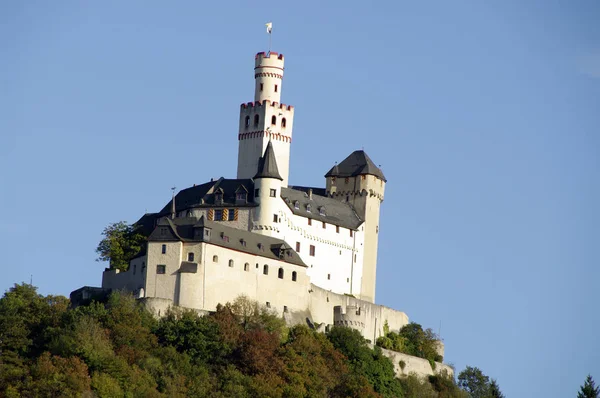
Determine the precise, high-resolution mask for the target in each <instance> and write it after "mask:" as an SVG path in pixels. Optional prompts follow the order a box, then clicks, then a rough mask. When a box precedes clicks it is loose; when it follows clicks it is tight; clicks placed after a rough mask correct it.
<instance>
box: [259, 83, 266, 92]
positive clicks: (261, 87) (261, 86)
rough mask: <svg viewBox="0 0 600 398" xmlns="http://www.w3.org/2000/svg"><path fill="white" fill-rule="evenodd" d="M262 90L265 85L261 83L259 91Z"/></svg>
mask: <svg viewBox="0 0 600 398" xmlns="http://www.w3.org/2000/svg"><path fill="white" fill-rule="evenodd" d="M263 88H265V85H264V84H263V83H261V84H260V91H263Z"/></svg>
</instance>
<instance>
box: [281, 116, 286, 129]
mask: <svg viewBox="0 0 600 398" xmlns="http://www.w3.org/2000/svg"><path fill="white" fill-rule="evenodd" d="M285 123H286V121H285V118H282V119H281V127H285Z"/></svg>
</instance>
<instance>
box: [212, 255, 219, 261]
mask: <svg viewBox="0 0 600 398" xmlns="http://www.w3.org/2000/svg"><path fill="white" fill-rule="evenodd" d="M218 262H219V256H217V255H214V256H213V263H218Z"/></svg>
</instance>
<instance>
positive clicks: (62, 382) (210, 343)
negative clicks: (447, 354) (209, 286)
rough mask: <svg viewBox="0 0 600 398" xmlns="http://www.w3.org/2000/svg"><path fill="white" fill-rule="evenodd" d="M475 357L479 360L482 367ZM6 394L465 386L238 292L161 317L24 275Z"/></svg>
mask: <svg viewBox="0 0 600 398" xmlns="http://www.w3.org/2000/svg"><path fill="white" fill-rule="evenodd" d="M475 369H476V368H475ZM0 396H2V397H81V396H83V397H431V398H435V397H439V398H443V397H448V398H453V397H468V396H469V395H468V393H467V392H466V390H465V389H461V388H459V387H458V386H457V384H456V382H455V381H454V380H453V379H452V378H450V377H445V376H434V377H430V378H429V379H426V380H419V379H418V378H416V377H414V376H410V377H407V378H404V379H397V378H396V377H395V376H394V367H393V364H392V363H391V362H390V360H389V359H388V358H387V357H385V356H383V355H382V354H381V350H380V349H379V348H378V347H375V349H374V350H372V349H370V348H369V347H368V346H367V342H366V341H365V340H364V338H363V337H361V335H360V334H359V333H358V332H356V331H354V330H351V329H346V328H335V327H334V328H333V329H332V330H331V331H330V332H329V333H327V334H322V333H317V332H315V331H313V330H311V329H309V328H308V327H306V326H294V327H292V328H289V329H288V328H287V327H286V326H285V323H284V321H283V320H282V319H281V318H279V317H277V316H275V315H273V314H272V313H270V312H269V311H268V310H267V309H265V308H260V307H259V306H258V305H257V304H256V303H255V302H252V301H250V300H248V299H246V298H239V299H237V300H236V301H235V302H234V303H227V304H225V305H223V306H219V308H218V310H217V311H216V312H215V313H214V314H211V315H209V316H204V317H200V316H198V315H197V314H196V313H195V312H193V311H183V312H170V313H168V314H166V316H164V317H162V318H161V319H156V318H154V317H153V316H152V315H151V314H150V313H148V312H147V311H146V310H145V309H143V307H141V306H140V305H139V303H138V302H136V301H135V300H134V299H133V298H132V297H131V296H130V295H127V294H124V293H112V294H111V295H110V296H109V297H108V299H107V300H106V302H103V303H100V302H92V303H90V304H89V305H86V306H80V307H77V308H75V309H71V308H69V300H68V299H67V298H65V297H62V296H42V295H39V294H37V292H36V288H35V287H33V286H30V285H27V284H21V285H15V286H14V287H13V288H11V289H10V290H9V291H8V292H6V293H5V294H4V296H3V297H2V298H1V299H0Z"/></svg>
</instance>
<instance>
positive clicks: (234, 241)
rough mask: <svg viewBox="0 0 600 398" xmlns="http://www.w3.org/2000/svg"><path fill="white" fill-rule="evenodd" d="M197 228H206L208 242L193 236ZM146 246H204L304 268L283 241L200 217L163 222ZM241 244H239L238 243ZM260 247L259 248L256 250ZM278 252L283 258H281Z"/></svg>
mask: <svg viewBox="0 0 600 398" xmlns="http://www.w3.org/2000/svg"><path fill="white" fill-rule="evenodd" d="M200 228H210V229H211V233H210V235H211V236H210V238H208V239H207V238H205V236H204V234H203V233H196V230H198V229H200ZM148 241H149V242H173V241H175V242H177V241H180V242H206V243H208V244H211V245H216V246H220V247H224V248H228V249H232V250H237V251H240V252H244V253H249V254H253V255H256V256H261V257H265V258H270V259H273V260H279V261H283V262H286V263H290V264H296V265H299V266H302V267H306V264H304V262H303V261H302V259H301V258H300V256H299V255H298V253H296V252H295V251H294V250H293V249H292V248H291V247H290V245H288V244H287V243H286V242H285V241H283V240H281V239H277V238H273V237H270V236H265V235H259V234H256V233H253V232H250V231H245V230H242V229H237V228H232V227H228V226H225V225H223V224H222V223H218V222H213V221H209V220H207V219H206V218H204V217H200V218H199V219H198V218H196V217H180V218H174V219H170V218H163V219H161V220H160V222H159V223H158V225H157V226H156V228H155V229H154V231H153V232H152V233H151V234H150V236H149V237H148ZM242 242H243V243H242ZM259 244H260V247H259ZM281 250H285V254H284V255H283V256H281V255H280V254H281Z"/></svg>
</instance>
